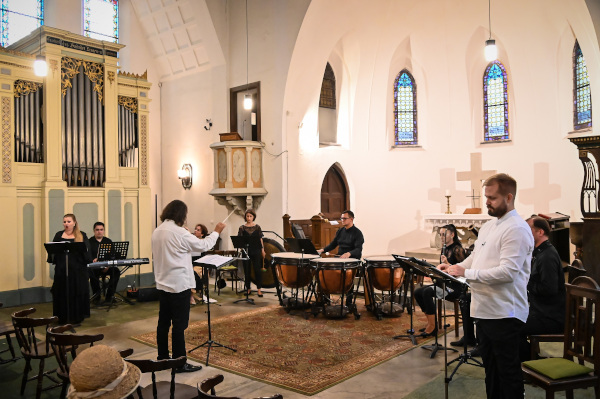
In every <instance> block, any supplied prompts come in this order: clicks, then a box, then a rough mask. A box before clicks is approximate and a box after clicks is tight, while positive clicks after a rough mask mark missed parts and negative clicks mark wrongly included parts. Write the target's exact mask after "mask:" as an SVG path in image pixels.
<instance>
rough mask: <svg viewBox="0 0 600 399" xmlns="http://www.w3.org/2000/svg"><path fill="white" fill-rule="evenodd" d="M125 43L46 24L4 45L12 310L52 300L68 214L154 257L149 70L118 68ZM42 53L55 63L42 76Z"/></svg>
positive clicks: (1, 86)
mask: <svg viewBox="0 0 600 399" xmlns="http://www.w3.org/2000/svg"><path fill="white" fill-rule="evenodd" d="M40 38H41V39H40ZM123 47H125V46H124V45H122V44H116V43H110V42H105V41H100V40H96V39H91V38H87V37H83V36H80V35H76V34H73V33H70V32H66V31H63V30H59V29H54V28H50V27H47V26H42V27H41V28H39V29H36V30H35V31H34V32H32V33H31V34H30V35H29V36H27V37H25V38H23V39H21V40H20V41H19V42H17V43H15V44H13V45H11V46H10V47H9V48H7V49H3V48H0V122H1V123H0V130H1V140H2V145H1V147H0V151H1V153H0V156H1V158H2V178H1V180H0V209H2V213H3V216H4V222H3V229H0V251H1V253H2V254H3V261H2V262H1V263H0V268H1V273H2V279H0V302H3V303H4V304H5V306H11V305H18V304H22V303H32V302H38V301H39V302H41V301H46V300H50V299H51V295H50V293H49V287H50V286H51V285H52V279H53V266H52V265H49V264H47V263H46V253H45V250H44V246H43V243H44V242H47V241H49V240H51V239H52V237H53V236H54V234H55V233H56V232H57V231H59V230H62V217H63V215H64V214H66V213H74V214H75V215H76V217H77V221H78V223H79V227H80V229H81V230H82V231H84V232H86V233H87V234H88V237H91V236H92V235H93V224H94V223H95V222H96V221H102V222H104V223H105V225H106V235H107V236H108V237H110V238H111V239H113V241H129V242H130V245H129V248H130V253H129V256H131V257H138V258H139V257H150V256H151V248H150V238H151V234H152V221H151V219H152V218H149V217H148V215H150V214H152V213H153V208H152V201H151V198H150V187H149V185H148V184H149V174H148V166H149V160H148V156H149V148H148V146H149V140H148V138H149V104H150V99H149V96H148V93H149V91H150V87H151V84H150V83H149V82H148V80H147V77H146V74H143V75H135V74H132V73H123V72H119V71H118V68H119V67H118V56H119V51H120V50H121V49H122V48H123ZM38 52H41V53H42V54H43V55H45V57H46V60H47V62H48V65H49V68H48V75H47V76H46V77H44V78H40V77H37V76H35V75H34V73H33V61H34V59H35V55H37V54H38ZM151 270H152V269H151V265H145V266H142V267H141V269H140V273H141V275H142V277H143V276H144V275H145V273H149V272H151ZM132 273H133V271H132ZM128 278H129V279H133V276H132V275H129V276H127V275H126V276H124V283H125V284H126V283H127V281H128Z"/></svg>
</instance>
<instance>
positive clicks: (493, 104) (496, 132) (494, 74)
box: [483, 61, 510, 141]
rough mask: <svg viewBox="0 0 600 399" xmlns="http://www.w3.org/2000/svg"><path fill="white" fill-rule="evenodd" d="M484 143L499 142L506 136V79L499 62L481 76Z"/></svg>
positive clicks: (494, 63) (502, 66) (504, 70)
mask: <svg viewBox="0 0 600 399" xmlns="http://www.w3.org/2000/svg"><path fill="white" fill-rule="evenodd" d="M483 117H484V141H501V140H508V139H509V138H510V136H509V134H508V78H507V77H506V69H505V68H504V65H502V63H501V62H500V61H493V62H491V63H490V64H489V65H488V67H487V68H486V70H485V74H484V75H483Z"/></svg>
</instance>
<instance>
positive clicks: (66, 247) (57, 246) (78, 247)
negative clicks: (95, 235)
mask: <svg viewBox="0 0 600 399" xmlns="http://www.w3.org/2000/svg"><path fill="white" fill-rule="evenodd" d="M44 247H45V248H46V252H48V254H49V255H54V256H56V255H60V254H65V268H66V270H65V271H66V280H65V282H66V286H65V288H66V290H65V294H66V298H67V320H66V322H67V324H70V322H71V311H70V310H71V309H70V300H69V254H70V253H72V254H83V253H85V252H87V247H86V246H85V243H84V242H70V241H61V242H47V243H44ZM55 264H56V263H55ZM86 273H87V271H86Z"/></svg>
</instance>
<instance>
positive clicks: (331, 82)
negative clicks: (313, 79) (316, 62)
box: [319, 62, 336, 109]
mask: <svg viewBox="0 0 600 399" xmlns="http://www.w3.org/2000/svg"><path fill="white" fill-rule="evenodd" d="M319 107H323V108H332V109H336V104H335V74H334V73H333V69H332V68H331V65H329V62H328V63H327V65H326V66H325V73H324V74H323V83H321V97H320V98H319Z"/></svg>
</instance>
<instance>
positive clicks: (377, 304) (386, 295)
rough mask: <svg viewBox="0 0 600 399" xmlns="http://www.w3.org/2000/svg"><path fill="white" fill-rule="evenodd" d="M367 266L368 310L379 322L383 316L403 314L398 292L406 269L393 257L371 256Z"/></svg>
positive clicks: (366, 259)
mask: <svg viewBox="0 0 600 399" xmlns="http://www.w3.org/2000/svg"><path fill="white" fill-rule="evenodd" d="M365 264H366V266H365V275H366V277H365V291H368V292H367V294H366V295H365V296H366V297H368V299H369V306H368V307H367V308H368V309H369V310H370V311H372V312H373V313H374V314H375V316H376V317H377V319H379V320H381V318H382V316H398V315H399V314H400V313H402V306H401V305H400V304H399V303H398V300H399V299H400V295H399V294H397V291H398V290H399V289H400V287H401V286H402V282H403V281H404V269H403V268H402V267H401V266H400V264H399V263H398V262H396V259H394V257H393V256H391V255H384V256H370V257H368V258H365ZM376 290H377V291H379V294H377V293H376Z"/></svg>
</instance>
